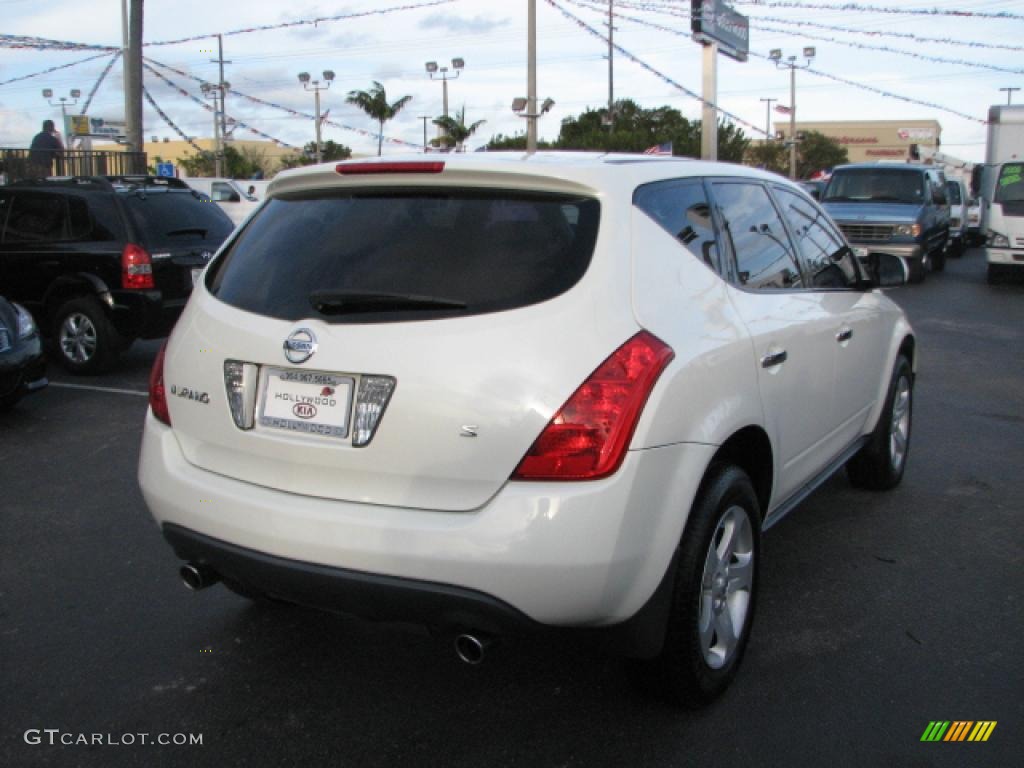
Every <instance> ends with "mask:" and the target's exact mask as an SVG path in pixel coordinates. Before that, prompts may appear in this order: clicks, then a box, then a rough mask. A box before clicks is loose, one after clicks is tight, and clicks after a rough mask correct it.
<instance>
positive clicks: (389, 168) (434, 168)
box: [334, 160, 444, 176]
mask: <svg viewBox="0 0 1024 768" xmlns="http://www.w3.org/2000/svg"><path fill="white" fill-rule="evenodd" d="M334 170H336V171H337V172H338V173H340V174H342V175H343V176H357V175H368V174H374V173H440V172H441V171H443V170H444V162H443V161H433V162H420V161H416V160H412V161H406V162H398V163H338V165H336V166H335V167H334Z"/></svg>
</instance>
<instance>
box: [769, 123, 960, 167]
mask: <svg viewBox="0 0 1024 768" xmlns="http://www.w3.org/2000/svg"><path fill="white" fill-rule="evenodd" d="M775 131H776V134H775V135H776V136H778V137H781V138H789V136H788V132H789V123H788V122H785V123H783V122H779V123H776V125H775ZM796 131H797V133H798V134H799V133H800V132H801V131H817V132H818V133H822V134H824V135H825V136H828V137H829V138H830V139H834V140H835V141H837V142H839V144H840V145H841V146H843V147H845V148H846V150H847V152H848V153H849V156H850V162H851V163H864V162H869V163H870V162H879V161H888V162H905V161H907V160H910V159H915V158H912V157H911V148H912V146H913V145H916V146H917V147H918V148H921V147H928V148H930V149H933V150H936V149H938V148H939V145H940V144H941V137H942V126H941V125H940V124H939V122H938V121H937V120H835V121H827V120H826V121H817V122H810V121H797V123H796Z"/></svg>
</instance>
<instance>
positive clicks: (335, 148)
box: [281, 139, 352, 170]
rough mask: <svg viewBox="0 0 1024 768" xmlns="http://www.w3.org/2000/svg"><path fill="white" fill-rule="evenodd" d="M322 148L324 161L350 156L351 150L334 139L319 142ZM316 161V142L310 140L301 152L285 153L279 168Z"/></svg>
mask: <svg viewBox="0 0 1024 768" xmlns="http://www.w3.org/2000/svg"><path fill="white" fill-rule="evenodd" d="M320 143H321V146H322V150H323V158H324V162H331V161H332V160H348V159H349V158H350V157H352V150H351V149H350V148H348V147H346V146H345V145H344V144H338V143H337V142H335V141H331V140H330V139H328V140H327V141H322V142H320ZM315 163H316V142H315V141H311V142H309V143H307V144H306V145H305V146H304V147H303V148H302V151H301V152H296V153H295V154H293V155H285V156H284V157H282V158H281V170H287V169H289V168H299V167H301V166H304V165H313V164H315Z"/></svg>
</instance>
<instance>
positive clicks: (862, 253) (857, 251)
mask: <svg viewBox="0 0 1024 768" xmlns="http://www.w3.org/2000/svg"><path fill="white" fill-rule="evenodd" d="M851 250H852V251H853V255H854V256H856V257H857V258H858V259H860V260H861V261H864V260H865V259H866V258H867V257H868V249H867V248H861V247H860V246H857V245H854V246H851Z"/></svg>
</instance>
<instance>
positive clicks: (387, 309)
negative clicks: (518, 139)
mask: <svg viewBox="0 0 1024 768" xmlns="http://www.w3.org/2000/svg"><path fill="white" fill-rule="evenodd" d="M599 213H600V206H599V203H598V202H597V201H596V200H591V199H586V198H578V197H567V196H562V195H532V194H521V193H517V192H510V191H504V190H495V191H490V190H477V191H474V190H463V189H458V190H457V189H443V190H442V189H435V190H423V191H415V192H412V191H351V190H332V191H317V192H314V193H306V194H302V195H288V196H285V197H279V198H275V199H273V200H271V201H270V202H268V203H267V204H266V205H265V207H264V208H262V209H261V211H260V212H259V214H257V215H256V216H255V218H253V219H252V220H251V221H250V222H249V224H248V225H247V226H246V228H245V230H244V231H243V232H242V234H241V236H240V237H239V238H238V239H237V240H236V241H235V242H234V244H233V245H232V247H231V248H230V250H228V251H227V252H226V253H225V254H224V255H223V257H222V258H220V259H218V260H217V263H215V264H214V266H213V267H212V268H211V270H210V277H209V278H208V280H209V282H208V285H209V286H210V290H211V291H213V292H214V293H215V294H216V295H217V296H218V297H219V298H220V299H221V300H223V301H225V302H227V303H229V304H232V305H233V306H236V307H238V308H240V309H244V310H248V311H250V312H257V313H260V314H263V315H269V316H271V317H277V318H281V319H283V320H298V319H300V318H304V317H317V316H320V317H323V319H324V320H326V321H327V322H335V323H358V322H392V321H398V320H425V319H430V318H434V317H453V316H459V315H465V314H475V313H483V312H497V311H499V310H505V309H512V308H515V307H522V306H526V305H529V304H535V303H537V302H541V301H545V300H547V299H550V298H553V297H554V296H557V295H558V294H560V293H563V292H564V291H566V290H568V289H569V288H570V287H572V286H573V285H574V284H575V283H576V282H577V281H578V280H579V279H580V278H581V277H582V276H583V273H584V272H585V271H586V269H587V266H588V265H589V263H590V258H591V254H592V253H593V249H594V243H595V241H596V238H597V227H598V218H599ZM314 294H316V297H314ZM325 297H326V299H325ZM413 304H417V305H418V306H413Z"/></svg>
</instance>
